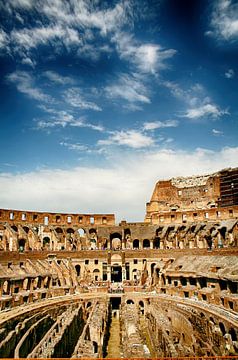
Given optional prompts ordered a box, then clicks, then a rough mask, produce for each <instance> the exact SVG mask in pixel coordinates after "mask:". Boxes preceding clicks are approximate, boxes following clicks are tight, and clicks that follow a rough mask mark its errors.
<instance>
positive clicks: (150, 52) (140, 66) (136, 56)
mask: <svg viewBox="0 0 238 360" xmlns="http://www.w3.org/2000/svg"><path fill="white" fill-rule="evenodd" d="M113 41H114V42H115V43H116V48H117V51H118V53H119V55H120V57H121V58H122V59H126V60H128V61H129V62H131V63H133V64H134V65H136V67H137V70H138V71H140V72H142V73H153V74H155V73H156V72H157V71H158V70H161V69H165V68H167V65H166V63H165V62H166V60H168V59H169V58H171V57H173V56H174V55H175V53H176V50H174V49H163V48H162V47H161V46H160V45H158V44H139V43H137V42H136V41H135V40H134V39H133V37H132V36H131V35H130V34H127V33H122V32H117V33H116V34H115V35H114V37H113Z"/></svg>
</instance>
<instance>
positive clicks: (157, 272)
mask: <svg viewBox="0 0 238 360" xmlns="http://www.w3.org/2000/svg"><path fill="white" fill-rule="evenodd" d="M155 271H156V275H157V277H158V278H159V275H160V268H158V267H157V268H156V269H155Z"/></svg>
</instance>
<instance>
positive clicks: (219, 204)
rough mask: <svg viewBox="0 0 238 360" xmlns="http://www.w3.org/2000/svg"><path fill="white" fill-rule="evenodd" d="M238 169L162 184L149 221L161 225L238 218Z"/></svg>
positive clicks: (152, 202) (154, 197) (150, 206)
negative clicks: (161, 223)
mask: <svg viewBox="0 0 238 360" xmlns="http://www.w3.org/2000/svg"><path fill="white" fill-rule="evenodd" d="M237 205H238V170H237V169H228V170H222V171H221V172H218V173H215V174H211V175H204V176H192V177H178V178H172V179H170V180H164V181H158V182H157V183H156V185H155V188H154V191H153V194H152V197H151V200H150V202H149V203H147V205H146V217H145V221H146V222H148V223H153V224H158V223H159V222H165V223H173V222H175V223H181V222H187V221H201V220H209V219H213V220H215V219H219V218H220V219H228V218H232V217H238V206H237ZM225 207H227V208H225Z"/></svg>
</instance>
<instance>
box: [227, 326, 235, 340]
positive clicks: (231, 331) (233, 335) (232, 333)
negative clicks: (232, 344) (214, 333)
mask: <svg viewBox="0 0 238 360" xmlns="http://www.w3.org/2000/svg"><path fill="white" fill-rule="evenodd" d="M229 334H230V335H231V340H232V341H237V334H236V332H235V330H234V329H233V328H231V329H230V330H229Z"/></svg>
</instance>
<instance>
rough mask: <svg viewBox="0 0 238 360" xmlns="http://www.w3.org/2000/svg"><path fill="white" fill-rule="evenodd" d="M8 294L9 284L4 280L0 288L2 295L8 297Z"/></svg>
mask: <svg viewBox="0 0 238 360" xmlns="http://www.w3.org/2000/svg"><path fill="white" fill-rule="evenodd" d="M9 292H10V284H9V282H8V281H7V280H5V281H4V283H3V286H2V294H3V295H9Z"/></svg>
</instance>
